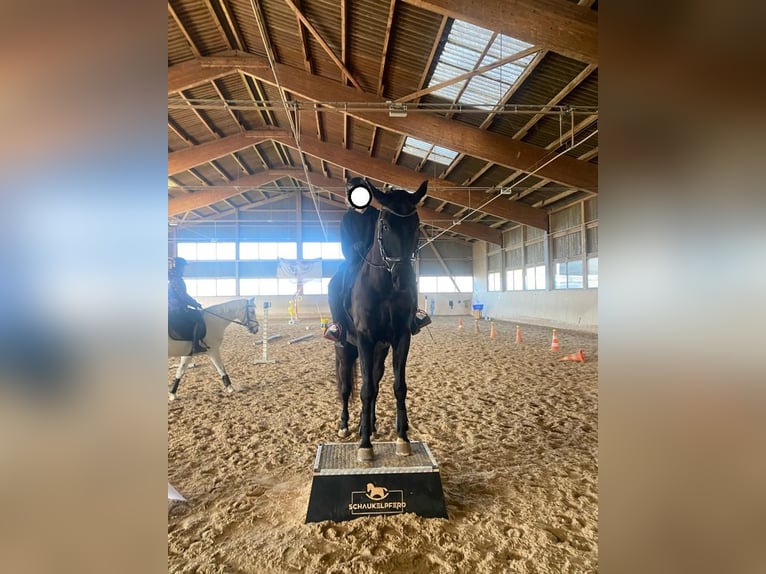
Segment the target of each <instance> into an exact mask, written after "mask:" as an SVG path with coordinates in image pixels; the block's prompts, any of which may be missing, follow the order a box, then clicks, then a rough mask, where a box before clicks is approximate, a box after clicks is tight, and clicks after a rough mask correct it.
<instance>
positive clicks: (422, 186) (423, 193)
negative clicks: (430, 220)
mask: <svg viewBox="0 0 766 574" xmlns="http://www.w3.org/2000/svg"><path fill="white" fill-rule="evenodd" d="M427 189H428V180H425V181H424V182H423V183H421V184H420V187H419V188H418V190H417V191H416V192H415V197H414V198H413V199H414V200H415V204H418V203H420V200H421V199H423V198H424V197H425V196H426V190H427Z"/></svg>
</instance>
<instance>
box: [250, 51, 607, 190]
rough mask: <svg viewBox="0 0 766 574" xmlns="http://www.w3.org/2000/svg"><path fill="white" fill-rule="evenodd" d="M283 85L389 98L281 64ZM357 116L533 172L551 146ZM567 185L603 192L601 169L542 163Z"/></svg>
mask: <svg viewBox="0 0 766 574" xmlns="http://www.w3.org/2000/svg"><path fill="white" fill-rule="evenodd" d="M243 59H245V60H248V61H260V60H264V59H263V58H260V57H258V56H249V57H247V58H243ZM243 71H245V73H247V74H249V75H253V76H255V77H258V78H259V79H261V80H262V81H264V82H266V83H270V84H275V83H276V81H275V79H274V75H273V73H272V72H271V71H268V70H263V69H261V68H258V69H250V70H243ZM277 73H278V74H279V78H280V83H281V85H282V87H283V88H284V89H286V90H288V91H290V92H292V93H293V94H295V95H297V96H299V97H302V98H305V99H307V100H310V101H314V102H327V101H330V102H348V103H364V104H378V105H380V106H385V104H386V102H384V101H383V100H381V99H380V98H378V97H377V96H374V95H372V94H367V93H364V92H359V91H357V90H354V89H351V88H348V87H346V86H343V85H342V84H340V83H338V82H335V81H333V80H329V79H327V78H321V77H319V76H312V75H311V74H307V73H306V72H304V71H303V70H299V69H296V68H292V67H289V66H285V65H283V64H277ZM344 111H346V113H347V114H348V115H350V116H352V117H354V118H356V119H360V120H363V121H366V122H368V123H370V124H373V125H378V126H380V127H382V128H385V129H387V130H390V131H393V132H398V133H401V134H403V135H410V136H413V137H415V138H418V139H421V140H423V141H427V142H429V143H435V144H438V145H440V146H444V147H446V148H448V149H452V150H454V151H457V152H458V153H464V154H466V155H470V156H473V157H477V158H480V159H484V160H486V161H491V162H493V163H496V164H498V165H502V166H505V167H507V168H510V169H520V170H525V171H527V170H530V169H531V168H532V167H533V166H535V165H540V164H541V163H544V162H545V160H546V159H548V155H549V154H548V153H547V152H546V150H544V149H542V148H540V147H537V146H534V145H531V144H528V143H525V142H521V141H518V140H512V139H510V138H508V137H506V136H503V135H500V134H496V133H492V132H488V131H486V130H481V129H478V128H476V127H473V126H470V125H468V124H464V123H461V122H456V121H452V120H447V119H445V118H443V117H441V116H439V115H437V114H429V113H412V114H410V116H409V117H406V118H392V117H389V115H388V112H387V111H384V110H382V111H366V110H364V109H361V107H360V109H349V110H344ZM537 173H538V174H539V176H540V177H545V178H547V179H550V180H552V181H555V182H557V183H560V184H562V185H569V186H572V187H576V188H579V189H583V190H586V191H593V192H596V191H598V169H597V168H596V166H594V165H592V164H589V163H587V162H582V161H578V160H576V159H574V158H572V157H568V156H561V157H559V158H557V159H556V161H554V162H551V163H549V164H547V165H545V166H544V167H542V168H541V169H540V170H539V171H538V172H537Z"/></svg>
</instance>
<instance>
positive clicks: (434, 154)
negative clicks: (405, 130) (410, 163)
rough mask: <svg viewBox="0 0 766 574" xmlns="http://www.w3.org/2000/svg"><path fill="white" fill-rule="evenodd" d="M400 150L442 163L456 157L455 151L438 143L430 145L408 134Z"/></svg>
mask: <svg viewBox="0 0 766 574" xmlns="http://www.w3.org/2000/svg"><path fill="white" fill-rule="evenodd" d="M402 151H403V152H404V153H408V154H410V155H414V156H416V157H421V158H423V159H425V160H427V161H434V162H436V163H440V164H442V165H449V164H450V163H452V160H453V159H455V158H456V157H457V152H456V151H453V150H451V149H448V148H446V147H442V146H438V145H431V144H430V143H428V142H424V141H422V140H418V139H415V138H413V137H409V136H407V138H406V139H405V140H404V147H403V148H402Z"/></svg>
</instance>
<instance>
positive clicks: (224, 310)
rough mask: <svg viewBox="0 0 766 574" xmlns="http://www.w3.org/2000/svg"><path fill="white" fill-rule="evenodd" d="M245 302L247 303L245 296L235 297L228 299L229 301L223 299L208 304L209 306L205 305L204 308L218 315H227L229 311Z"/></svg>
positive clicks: (234, 309)
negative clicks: (220, 301)
mask: <svg viewBox="0 0 766 574" xmlns="http://www.w3.org/2000/svg"><path fill="white" fill-rule="evenodd" d="M246 304H247V297H238V298H237V299H230V300H229V301H224V302H223V303H216V304H215V305H210V307H205V308H206V309H207V310H209V311H211V312H213V313H218V314H219V315H223V316H227V315H228V314H229V313H231V312H233V311H236V310H238V309H240V308H242V307H244V306H245V305H246Z"/></svg>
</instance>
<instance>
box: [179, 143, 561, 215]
mask: <svg viewBox="0 0 766 574" xmlns="http://www.w3.org/2000/svg"><path fill="white" fill-rule="evenodd" d="M251 133H253V132H245V134H237V135H235V136H228V137H226V138H222V139H220V140H217V141H214V142H210V143H207V144H201V145H199V146H195V147H193V148H189V149H185V150H180V151H177V152H173V153H172V154H169V155H168V172H169V175H172V173H177V172H172V171H171V166H174V167H177V166H181V165H182V164H181V160H183V161H184V162H185V163H183V165H182V167H184V168H185V169H189V165H190V163H191V162H193V161H197V163H196V164H195V165H199V164H202V163H206V162H208V161H211V160H212V159H216V158H217V157H221V156H222V155H227V154H229V153H234V152H235V151H237V149H235V148H237V146H241V147H240V148H239V149H241V148H242V147H247V146H248V145H252V143H253V142H252V139H249V138H248V137H247V135H248V134H251ZM255 133H256V134H258V131H257V130H255ZM283 133H284V132H283ZM281 144H282V145H287V146H288V147H293V146H295V143H294V142H292V141H291V140H290V138H289V137H287V136H284V137H283V141H282V142H281ZM219 146H220V147H219ZM301 150H302V151H303V152H304V153H306V154H309V155H311V156H314V157H316V158H317V159H319V160H323V161H326V162H329V163H332V164H335V165H337V166H339V167H343V168H347V169H353V171H354V172H356V173H360V174H365V175H366V176H368V177H370V178H372V179H376V180H378V181H383V182H389V183H392V184H395V185H398V186H400V187H403V188H405V189H417V187H418V186H419V185H420V183H421V182H422V181H423V176H422V175H420V174H418V173H417V172H414V171H412V170H411V169H407V168H405V167H401V166H397V165H392V164H390V163H388V162H387V161H383V160H379V159H376V158H371V157H369V156H368V155H367V154H366V153H362V152H357V151H354V150H344V149H342V148H340V147H339V146H337V145H334V144H330V143H326V142H321V141H319V140H318V139H316V138H312V137H310V136H308V135H303V136H302V137H301ZM222 151H223V153H222ZM192 167H193V166H192ZM181 171H183V170H181ZM256 175H257V174H256ZM429 181H430V183H429V187H430V190H429V196H430V197H433V198H435V199H441V200H443V201H448V202H450V203H454V204H456V205H460V206H464V207H470V208H475V207H478V206H479V205H481V204H482V203H484V201H486V200H487V196H486V194H480V193H475V194H471V193H469V190H461V189H454V188H455V187H458V188H459V187H460V186H455V184H453V183H452V182H449V181H446V180H441V179H436V178H433V179H430V180H429ZM444 187H449V188H450V189H443V188H444ZM482 212H485V213H487V214H490V215H494V216H496V217H501V218H503V219H509V220H511V221H517V222H519V223H524V224H525V225H531V226H532V227H537V228H540V229H547V228H548V216H547V213H546V212H545V211H543V210H539V209H533V208H531V207H529V206H527V205H524V204H521V203H516V202H512V201H509V200H507V199H506V198H498V199H497V200H495V201H493V202H492V203H490V204H489V205H487V206H486V207H484V208H482Z"/></svg>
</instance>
